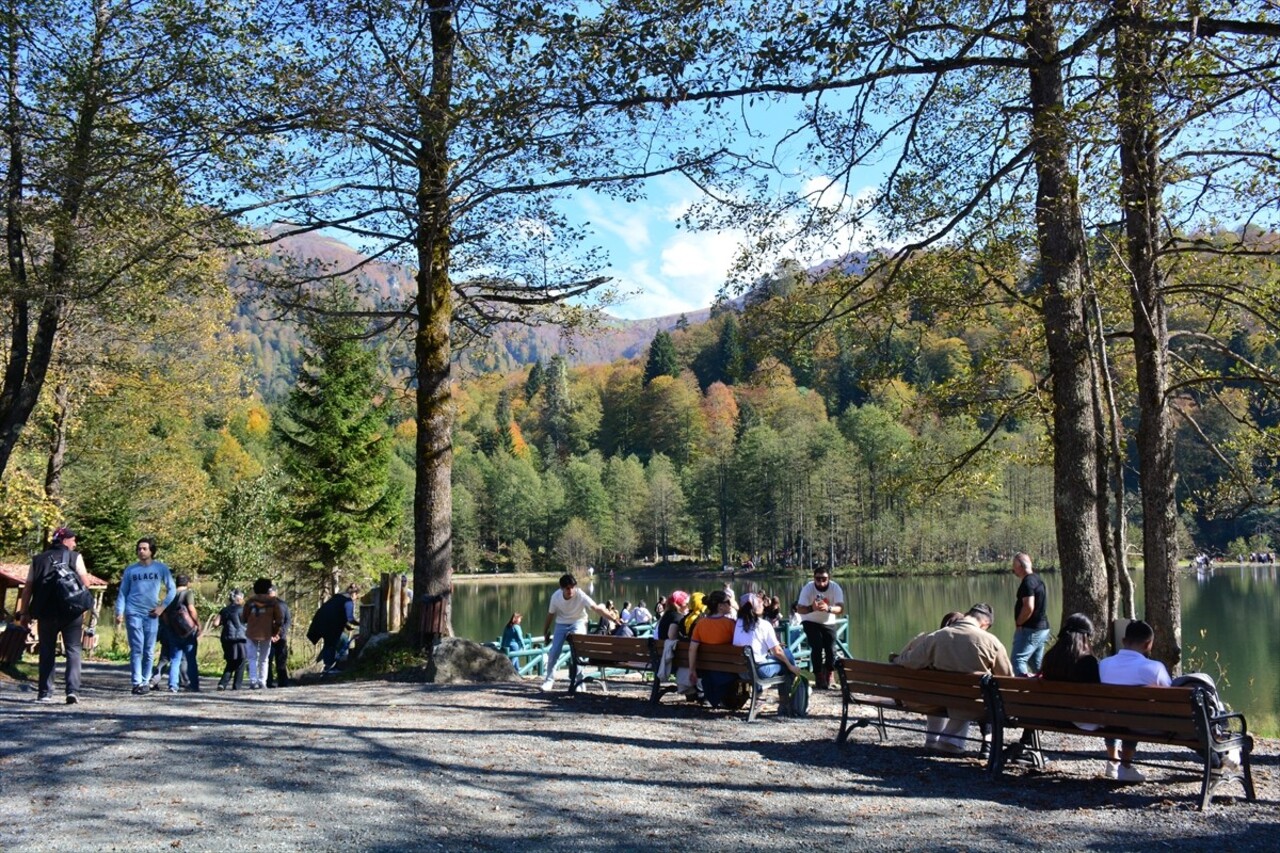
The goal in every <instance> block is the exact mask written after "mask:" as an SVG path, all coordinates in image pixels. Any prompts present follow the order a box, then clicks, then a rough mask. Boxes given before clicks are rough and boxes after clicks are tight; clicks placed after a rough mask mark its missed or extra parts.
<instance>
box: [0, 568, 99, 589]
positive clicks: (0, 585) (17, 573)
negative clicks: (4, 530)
mask: <svg viewBox="0 0 1280 853" xmlns="http://www.w3.org/2000/svg"><path fill="white" fill-rule="evenodd" d="M30 571H31V564H30V563H0V589H21V588H22V587H24V586H26V585H27V573H28V572H30ZM106 588H107V582H106V581H105V580H103V579H102V578H100V577H98V576H96V575H89V589H106Z"/></svg>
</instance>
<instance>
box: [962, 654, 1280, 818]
mask: <svg viewBox="0 0 1280 853" xmlns="http://www.w3.org/2000/svg"><path fill="white" fill-rule="evenodd" d="M987 693H988V696H987V703H988V705H990V706H991V709H992V717H993V733H992V744H991V765H990V766H991V771H992V773H994V774H995V775H996V776H999V775H1000V773H1001V772H1002V771H1003V769H1004V763H1005V760H1004V756H1003V754H1002V753H1003V749H1002V746H1003V743H1004V731H1005V729H1008V728H1024V729H1032V730H1033V731H1034V732H1035V734H1034V735H1033V741H1032V743H1031V745H1030V748H1031V751H1032V756H1033V760H1034V761H1035V763H1036V764H1037V765H1038V766H1041V767H1042V766H1044V756H1043V752H1042V749H1041V744H1040V733H1041V732H1046V731H1052V732H1062V733H1064V734H1070V735H1077V736H1080V735H1085V736H1093V737H1099V738H1116V739H1119V740H1136V741H1140V742H1142V743H1163V744H1169V745H1171V746H1182V747H1186V748H1187V749H1188V750H1191V751H1192V752H1190V753H1188V757H1190V756H1191V755H1195V756H1196V757H1197V759H1198V760H1199V761H1200V762H1201V764H1202V768H1201V770H1202V780H1201V786H1200V808H1201V810H1203V809H1204V808H1205V807H1206V806H1208V805H1209V800H1210V798H1211V797H1212V795H1213V791H1214V790H1215V789H1216V788H1217V787H1218V786H1219V785H1221V784H1223V783H1225V782H1230V781H1239V782H1240V784H1241V785H1242V786H1243V787H1244V792H1245V796H1246V797H1247V798H1248V799H1249V800H1250V801H1253V800H1256V799H1257V794H1256V793H1255V792H1254V788H1253V774H1252V771H1251V769H1250V766H1249V754H1250V753H1251V752H1252V751H1253V738H1252V737H1251V736H1250V735H1249V733H1248V729H1247V726H1246V723H1245V719H1244V715H1243V714H1236V713H1220V712H1218V710H1217V709H1216V707H1215V704H1214V701H1213V699H1212V697H1211V695H1210V694H1209V692H1208V691H1207V690H1205V689H1204V688H1200V687H1124V686H1120V685H1114V684H1079V683H1075V682H1067V681H1047V680H1045V679H1043V678H1007V677H993V678H991V679H990V680H989V681H988V684H987ZM1077 723H1084V724H1087V725H1091V726H1098V727H1099V728H1097V729H1095V730H1092V731H1090V730H1086V729H1082V728H1080V727H1079V726H1077V725H1076V724H1077ZM1215 756H1216V757H1215ZM1236 756H1238V759H1236ZM1224 759H1225V760H1224ZM1233 759H1236V760H1238V762H1239V763H1238V764H1236V762H1235V760H1233ZM1214 765H1217V768H1216V770H1215V767H1214Z"/></svg>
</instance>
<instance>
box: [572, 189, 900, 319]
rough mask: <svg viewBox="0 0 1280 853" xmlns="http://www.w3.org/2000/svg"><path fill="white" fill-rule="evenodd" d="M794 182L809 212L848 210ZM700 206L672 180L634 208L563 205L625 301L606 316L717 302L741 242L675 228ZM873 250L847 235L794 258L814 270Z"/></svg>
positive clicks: (734, 234) (598, 201)
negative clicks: (599, 253) (598, 251)
mask: <svg viewBox="0 0 1280 853" xmlns="http://www.w3.org/2000/svg"><path fill="white" fill-rule="evenodd" d="M866 177H867V178H868V186H867V187H865V188H864V189H863V190H861V191H860V193H861V192H870V191H871V190H872V188H873V181H874V177H873V176H872V175H871V174H868V175H867V176H866ZM795 181H796V185H797V186H800V187H802V188H803V189H804V190H805V191H806V192H808V193H810V195H811V198H812V201H813V203H814V204H820V205H823V206H827V205H837V206H845V207H847V206H848V205H849V204H850V200H849V199H847V198H846V197H843V196H840V197H832V196H831V195H830V194H823V193H822V191H821V188H822V187H823V186H824V185H825V184H826V181H825V180H824V179H823V178H821V177H820V176H813V177H809V178H803V177H797V178H796V179H795ZM700 199H701V196H700V193H699V191H698V189H697V188H696V187H694V186H693V185H691V184H689V183H688V182H686V181H685V180H683V179H682V178H679V177H674V176H673V177H664V178H661V179H657V180H655V181H653V182H651V183H650V184H649V186H648V192H647V195H646V197H645V198H644V199H643V200H641V201H639V202H634V203H626V202H621V201H616V200H614V199H610V198H607V197H605V196H601V195H597V194H595V193H591V192H582V193H579V194H578V195H576V196H574V197H572V198H571V199H570V200H569V201H568V203H567V204H566V205H565V207H564V209H565V211H566V213H567V214H568V215H569V216H570V218H572V219H574V220H577V221H580V222H587V223H590V227H591V228H592V230H593V232H594V235H595V238H596V240H597V243H598V245H600V246H601V247H603V248H604V249H605V250H606V251H608V253H609V259H610V265H609V267H608V268H607V269H605V270H604V271H603V273H604V274H605V275H608V276H610V277H612V279H613V282H612V284H613V285H614V286H615V287H617V289H618V290H619V291H620V293H621V294H622V300H621V301H620V302H619V303H618V304H615V305H612V306H610V307H609V309H608V312H609V313H610V314H612V315H614V316H615V317H621V318H624V319H629V320H635V319H643V318H647V317H662V316H667V315H671V314H681V313H686V312H692V311H697V310H699V309H702V308H707V307H708V306H710V305H711V304H712V303H713V302H714V301H715V298H716V295H717V293H719V291H720V289H721V288H722V287H723V286H724V283H725V280H726V277H727V274H728V272H729V269H730V267H731V266H732V264H733V261H734V257H735V254H736V253H737V251H738V248H739V246H741V245H742V244H743V242H744V240H745V237H746V235H745V234H744V233H743V232H742V231H740V230H728V231H691V230H689V229H687V228H683V227H677V226H678V225H679V223H680V219H681V216H682V215H683V214H684V213H685V212H686V211H687V210H688V209H689V208H690V206H691V205H693V204H695V203H696V202H698V201H699V200H700ZM876 242H877V241H876V240H875V239H873V236H872V232H870V231H868V230H865V229H863V230H859V231H858V232H856V233H854V232H846V233H844V234H842V235H839V237H838V239H837V240H833V241H832V242H831V243H828V244H826V245H825V246H820V247H816V248H811V249H808V250H806V251H805V252H802V253H795V254H793V255H792V257H795V258H796V259H797V260H799V261H800V262H801V263H802V264H803V265H805V266H806V267H808V266H814V265H816V264H817V263H818V262H820V261H822V260H826V259H830V258H835V257H839V256H841V255H843V254H845V253H847V252H849V251H851V250H853V249H866V248H870V247H871V246H872V244H873V243H876ZM775 260H777V259H775ZM767 265H768V264H766V266H767Z"/></svg>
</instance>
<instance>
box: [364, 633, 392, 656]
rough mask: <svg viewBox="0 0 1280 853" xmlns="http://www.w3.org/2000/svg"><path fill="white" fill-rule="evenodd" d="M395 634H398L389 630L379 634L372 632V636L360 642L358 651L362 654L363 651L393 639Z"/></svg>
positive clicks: (370, 649)
mask: <svg viewBox="0 0 1280 853" xmlns="http://www.w3.org/2000/svg"><path fill="white" fill-rule="evenodd" d="M397 636H398V635H396V634H392V633H391V632H390V631H384V632H383V633H381V634H374V635H373V636H372V637H370V638H369V639H367V640H365V641H364V642H363V643H361V644H360V653H361V654H364V653H365V652H368V651H372V650H373V649H376V648H377V647H378V646H380V645H382V644H383V643H386V642H389V641H391V640H394V639H395V638H396V637H397Z"/></svg>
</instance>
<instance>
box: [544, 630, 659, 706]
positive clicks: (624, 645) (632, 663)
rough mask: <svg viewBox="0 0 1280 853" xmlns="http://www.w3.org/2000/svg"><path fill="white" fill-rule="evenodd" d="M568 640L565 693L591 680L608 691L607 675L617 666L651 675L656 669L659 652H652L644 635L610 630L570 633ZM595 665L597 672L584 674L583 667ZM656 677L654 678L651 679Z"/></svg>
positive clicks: (650, 645)
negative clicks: (613, 633)
mask: <svg viewBox="0 0 1280 853" xmlns="http://www.w3.org/2000/svg"><path fill="white" fill-rule="evenodd" d="M567 639H568V642H569V693H570V694H571V695H572V694H574V693H576V692H578V687H579V686H580V685H582V684H585V683H586V682H588V681H594V682H596V683H597V684H599V685H600V686H601V688H602V689H603V690H604V691H605V692H608V689H609V688H608V677H609V676H610V675H611V674H613V673H616V672H617V671H618V670H624V671H627V672H639V673H647V674H650V675H652V674H653V673H654V672H655V671H657V669H658V660H659V656H660V655H661V649H660V648H659V649H658V650H657V652H656V653H655V648H654V644H653V643H652V642H651V641H650V640H649V639H648V638H645V637H615V636H613V635H611V634H570V635H569V636H568V638H567ZM591 666H595V667H599V668H600V671H599V674H598V675H594V676H588V675H586V674H585V672H584V670H585V669H586V668H587V667H591ZM655 681H656V679H655Z"/></svg>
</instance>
